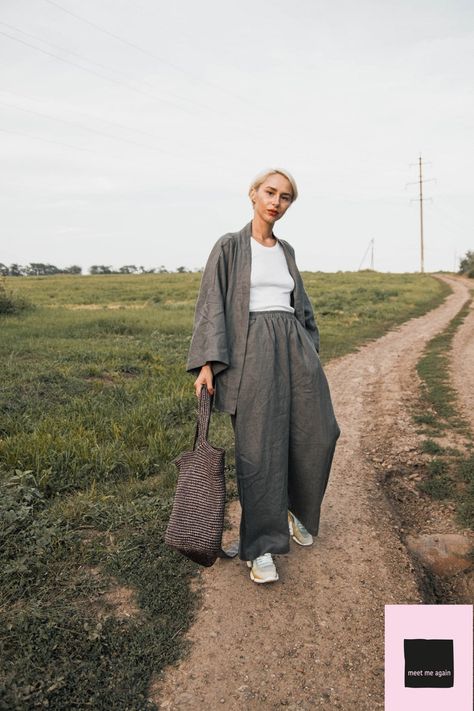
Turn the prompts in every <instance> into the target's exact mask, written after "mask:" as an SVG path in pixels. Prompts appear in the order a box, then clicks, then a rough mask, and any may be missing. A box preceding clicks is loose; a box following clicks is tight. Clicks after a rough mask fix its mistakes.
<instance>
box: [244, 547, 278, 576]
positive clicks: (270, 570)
mask: <svg viewBox="0 0 474 711" xmlns="http://www.w3.org/2000/svg"><path fill="white" fill-rule="evenodd" d="M247 565H248V567H249V568H250V569H251V570H250V579H251V580H253V582H254V583H271V582H273V581H274V580H278V573H277V569H276V567H275V563H274V562H273V558H272V554H271V553H264V554H263V555H259V556H258V557H257V558H255V560H248V561H247Z"/></svg>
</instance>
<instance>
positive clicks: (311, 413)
mask: <svg viewBox="0 0 474 711" xmlns="http://www.w3.org/2000/svg"><path fill="white" fill-rule="evenodd" d="M231 420H232V425H233V428H234V433H235V461H236V476H237V486H238V492H239V499H240V504H241V508H242V518H241V523H240V544H239V557H240V558H241V559H242V560H253V559H255V558H256V557H257V556H259V555H263V554H264V553H288V551H289V549H290V540H289V531H288V509H289V510H290V511H292V512H293V513H294V514H295V516H297V518H299V519H300V521H301V522H302V523H303V525H304V526H305V527H306V528H307V529H308V531H309V532H310V533H312V534H313V535H317V533H318V530H319V518H320V509H321V503H322V499H323V496H324V493H325V490H326V486H327V482H328V477H329V472H330V469H331V464H332V460H333V456H334V451H335V448H336V441H337V439H338V437H339V435H340V433H341V431H340V428H339V425H338V423H337V421H336V418H335V415H334V410H333V406H332V402H331V395H330V392H329V386H328V382H327V379H326V375H325V373H324V370H323V368H322V365H321V363H320V360H319V355H318V353H317V351H316V348H315V346H314V344H313V341H312V339H311V336H310V335H309V333H308V332H307V331H306V330H305V328H304V327H303V326H302V324H301V323H300V322H299V321H298V320H297V318H296V317H295V315H294V314H293V313H290V312H288V311H251V312H250V317H249V327H248V335H247V347H246V354H245V361H244V367H243V372H242V379H241V383H240V387H239V393H238V397H237V406H236V411H235V414H234V415H231Z"/></svg>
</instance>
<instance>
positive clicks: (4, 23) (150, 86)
mask: <svg viewBox="0 0 474 711" xmlns="http://www.w3.org/2000/svg"><path fill="white" fill-rule="evenodd" d="M0 25H4V26H5V27H9V28H10V29H12V30H15V31H16V32H20V34H22V35H25V36H26V37H32V38H33V39H37V40H39V42H42V43H43V44H46V45H48V46H49V47H52V48H53V49H58V50H59V51H60V52H67V54H72V55H73V56H74V57H78V58H79V59H81V60H82V61H83V62H87V63H88V64H92V65H93V66H96V67H99V68H102V69H105V70H106V71H109V72H113V73H115V74H118V75H119V76H122V77H126V75H125V74H124V73H123V72H121V71H119V70H117V69H115V68H114V67H110V66H107V65H106V64H101V63H100V62H94V61H93V60H92V59H88V58H87V57H84V56H83V55H82V54H79V52H74V51H73V50H71V49H66V48H65V47H60V46H59V45H57V44H53V43H52V42H48V41H47V40H45V39H43V38H42V37H40V36H39V35H35V34H32V33H31V32H25V30H22V29H21V28H20V27H16V26H15V25H11V24H9V23H7V22H1V21H0ZM36 49H38V48H36ZM82 68H83V67H82ZM140 82H141V84H144V85H145V86H148V87H149V88H150V89H152V90H153V89H156V88H157V87H156V86H155V85H154V84H151V83H150V82H148V81H146V80H144V79H140ZM125 85H126V86H127V88H130V87H129V85H128V84H127V83H126V82H125ZM168 93H170V94H171V96H174V98H175V99H178V101H187V102H189V103H191V104H193V105H195V106H198V107H200V108H203V109H206V110H208V111H212V112H214V113H219V114H220V115H221V116H224V115H225V114H223V113H222V112H220V111H219V112H216V109H215V108H214V107H211V106H208V105H207V104H203V103H202V102H200V101H196V100H195V99H188V98H187V97H184V96H179V95H178V94H176V93H175V92H170V91H169V90H168ZM153 98H155V97H153ZM163 100H164V101H166V99H163Z"/></svg>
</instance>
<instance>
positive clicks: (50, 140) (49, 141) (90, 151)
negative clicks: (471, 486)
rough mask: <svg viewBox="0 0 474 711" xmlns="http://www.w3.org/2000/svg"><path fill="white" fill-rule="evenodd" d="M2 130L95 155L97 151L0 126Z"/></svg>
mask: <svg viewBox="0 0 474 711" xmlns="http://www.w3.org/2000/svg"><path fill="white" fill-rule="evenodd" d="M0 131H1V132H2V133H11V134H12V135H15V136H26V138H33V139H34V140H35V141H42V142H43V143H55V144H56V145H58V146H66V148H74V150H76V151H85V152H87V153H94V155H95V154H96V153H97V151H93V150H92V149H90V148H84V147H81V146H73V145H71V144H70V143H63V142H62V141H53V140H52V139H50V138H40V137H39V136H33V134H31V133H25V132H20V131H11V130H10V129H8V128H0Z"/></svg>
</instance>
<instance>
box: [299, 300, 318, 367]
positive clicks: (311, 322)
mask: <svg viewBox="0 0 474 711" xmlns="http://www.w3.org/2000/svg"><path fill="white" fill-rule="evenodd" d="M303 291H304V294H303V296H304V320H305V328H306V330H307V331H308V333H309V335H310V336H311V338H312V339H313V343H314V345H315V348H316V351H317V352H318V353H319V329H318V326H317V324H316V320H315V318H314V312H313V307H312V305H311V301H310V299H309V296H308V294H307V293H306V289H304V290H303Z"/></svg>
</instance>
